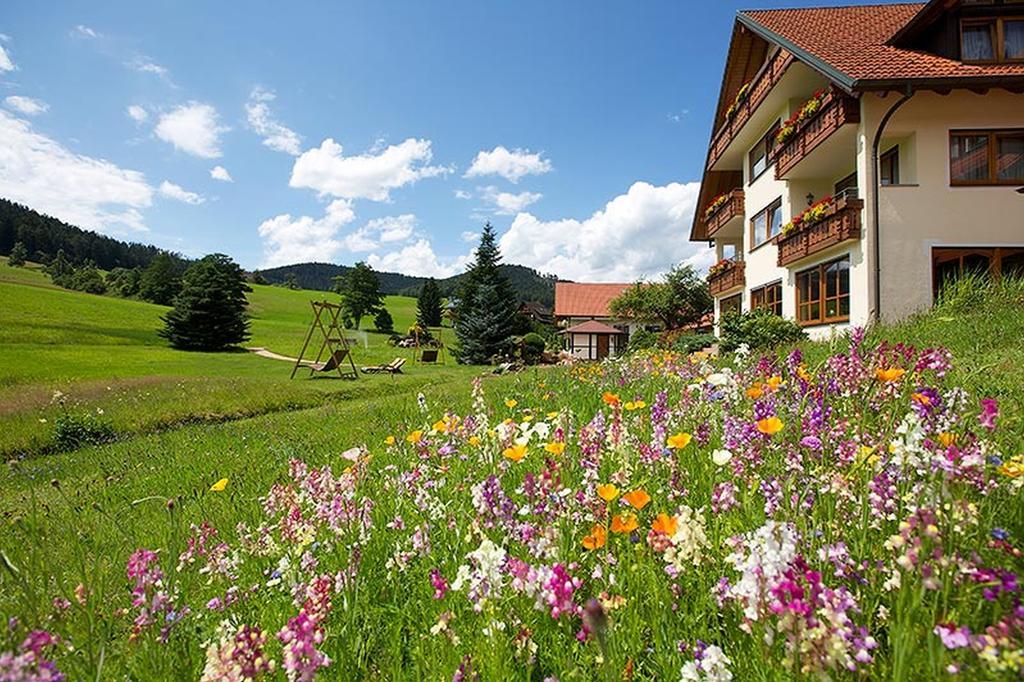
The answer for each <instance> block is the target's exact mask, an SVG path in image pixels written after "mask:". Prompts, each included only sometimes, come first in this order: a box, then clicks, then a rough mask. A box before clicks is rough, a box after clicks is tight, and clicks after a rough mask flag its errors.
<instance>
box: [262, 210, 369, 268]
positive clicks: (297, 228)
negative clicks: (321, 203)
mask: <svg viewBox="0 0 1024 682" xmlns="http://www.w3.org/2000/svg"><path fill="white" fill-rule="evenodd" d="M355 218H356V214H355V211H353V210H352V202H351V201H347V200H345V199H337V200H335V201H332V202H331V203H330V204H329V205H328V206H327V210H326V211H325V212H324V216H323V217H322V218H319V219H317V218H311V217H309V216H299V217H298V218H292V216H291V215H289V214H287V213H285V214H282V215H279V216H276V217H274V218H271V219H270V220H265V221H263V223H262V224H260V226H259V234H260V237H262V238H263V267H275V266H278V265H288V264H291V263H305V262H310V261H319V262H324V261H330V260H332V259H333V258H334V256H335V255H336V254H337V253H338V252H339V251H340V250H341V248H342V243H341V242H340V241H339V240H338V239H337V234H338V230H340V229H341V228H342V227H343V226H345V225H347V224H348V223H351V222H352V221H353V220H355Z"/></svg>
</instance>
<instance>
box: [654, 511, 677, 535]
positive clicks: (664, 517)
mask: <svg viewBox="0 0 1024 682" xmlns="http://www.w3.org/2000/svg"><path fill="white" fill-rule="evenodd" d="M678 527H679V520H678V519H676V517H674V516H669V515H668V514H665V513H661V514H658V518H656V519H654V523H652V524H651V530H653V531H654V532H655V533H661V534H662V535H667V536H669V537H672V536H673V535H675V534H676V529H677V528H678Z"/></svg>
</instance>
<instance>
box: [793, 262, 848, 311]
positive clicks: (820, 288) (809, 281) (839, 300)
mask: <svg viewBox="0 0 1024 682" xmlns="http://www.w3.org/2000/svg"><path fill="white" fill-rule="evenodd" d="M796 295H797V299H796V316H797V321H798V322H800V324H803V325H813V324H831V323H835V322H846V321H847V320H849V319H850V257H849V256H844V257H843V258H840V259H839V260H834V261H831V262H829V263H823V264H822V265H816V266H815V267H813V268H811V269H809V270H804V271H803V272H800V273H797V276H796Z"/></svg>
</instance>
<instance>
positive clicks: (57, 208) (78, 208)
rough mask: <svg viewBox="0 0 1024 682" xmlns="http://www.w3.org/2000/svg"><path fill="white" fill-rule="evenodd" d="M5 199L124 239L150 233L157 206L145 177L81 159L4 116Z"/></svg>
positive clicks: (0, 165)
mask: <svg viewBox="0 0 1024 682" xmlns="http://www.w3.org/2000/svg"><path fill="white" fill-rule="evenodd" d="M0 140H3V141H4V142H3V144H0V196H3V197H6V198H8V199H10V200H12V201H17V202H20V203H23V204H26V205H27V206H31V207H32V208H34V209H35V210H37V211H41V212H43V213H49V214H50V215H53V216H56V217H58V218H60V219H61V220H65V221H67V222H69V223H71V224H73V225H78V226H79V227H83V228H85V229H90V230H97V231H100V232H106V233H108V234H117V235H123V234H125V233H126V232H130V231H141V230H145V229H146V227H145V225H144V223H143V220H142V214H141V212H140V209H143V208H146V207H148V206H149V205H150V204H151V203H152V199H153V188H152V187H150V186H149V185H148V184H147V183H146V178H145V176H144V175H143V174H142V173H140V172H138V171H133V170H126V169H123V168H119V167H118V166H116V165H114V164H113V163H111V162H109V161H105V160H102V159H94V158H91V157H88V156H83V155H81V154H76V153H74V152H72V151H71V150H69V149H67V148H66V147H64V146H63V145H61V144H60V143H59V142H57V141H55V140H53V139H51V138H49V137H46V136H45V135H42V134H40V133H37V132H35V131H34V130H33V129H32V126H31V124H29V123H28V121H25V120H23V119H19V118H16V117H14V116H11V115H10V114H7V113H5V112H3V111H0Z"/></svg>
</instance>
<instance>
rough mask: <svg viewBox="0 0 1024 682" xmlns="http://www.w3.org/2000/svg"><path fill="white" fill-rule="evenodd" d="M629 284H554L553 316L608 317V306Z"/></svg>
mask: <svg viewBox="0 0 1024 682" xmlns="http://www.w3.org/2000/svg"><path fill="white" fill-rule="evenodd" d="M630 286H631V285H630V284H581V283H578V282H555V315H556V316H558V317H609V316H610V315H611V313H609V312H608V304H609V303H611V302H612V299H614V298H616V297H618V295H619V294H621V293H622V292H623V291H625V290H626V289H627V288H629V287H630Z"/></svg>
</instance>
